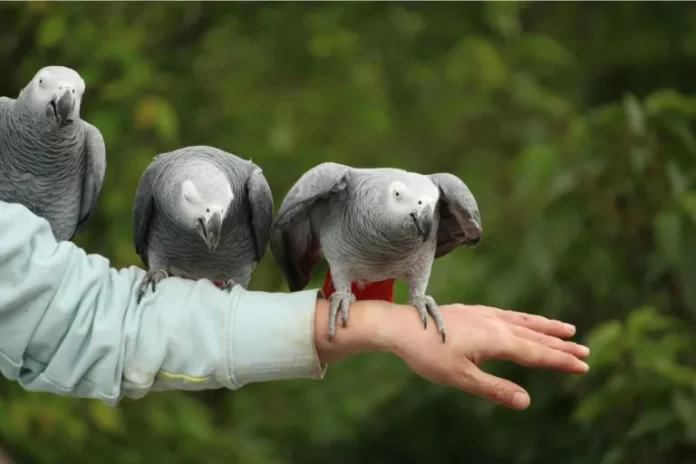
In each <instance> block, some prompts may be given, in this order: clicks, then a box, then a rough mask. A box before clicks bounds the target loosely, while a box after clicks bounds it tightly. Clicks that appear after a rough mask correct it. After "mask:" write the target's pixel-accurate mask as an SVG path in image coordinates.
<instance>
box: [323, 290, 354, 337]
mask: <svg viewBox="0 0 696 464" xmlns="http://www.w3.org/2000/svg"><path fill="white" fill-rule="evenodd" d="M355 300H356V298H355V295H353V293H351V292H334V293H332V294H331V296H330V297H329V302H330V304H329V340H333V338H334V336H335V335H336V319H338V315H339V312H340V314H341V324H342V325H343V327H345V326H346V325H348V312H349V311H350V305H351V304H353V303H354V302H355Z"/></svg>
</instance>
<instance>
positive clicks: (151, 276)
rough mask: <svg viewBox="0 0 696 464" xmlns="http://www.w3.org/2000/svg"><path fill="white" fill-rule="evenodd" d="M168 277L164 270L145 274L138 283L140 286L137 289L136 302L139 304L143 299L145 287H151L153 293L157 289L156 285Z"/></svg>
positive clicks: (154, 270)
mask: <svg viewBox="0 0 696 464" xmlns="http://www.w3.org/2000/svg"><path fill="white" fill-rule="evenodd" d="M168 277H169V273H168V272H167V271H165V270H164V269H152V270H149V271H147V272H146V273H145V277H143V280H142V281H141V282H140V286H139V287H138V299H137V302H138V303H140V300H142V299H143V296H144V295H145V293H146V292H147V287H149V286H152V291H153V292H154V291H155V290H156V289H157V284H158V283H160V281H162V280H164V279H166V278H168Z"/></svg>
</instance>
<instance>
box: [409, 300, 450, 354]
mask: <svg viewBox="0 0 696 464" xmlns="http://www.w3.org/2000/svg"><path fill="white" fill-rule="evenodd" d="M411 304H412V305H413V306H415V307H416V309H417V310H418V314H419V315H420V318H421V320H422V321H423V328H424V329H427V328H428V314H430V315H431V316H432V317H433V319H434V320H435V325H436V326H437V331H438V332H439V333H440V335H441V336H442V343H445V340H446V338H447V334H446V333H445V322H444V321H443V320H442V315H440V310H439V309H438V305H437V303H436V302H435V299H434V298H433V297H432V296H430V295H423V296H415V297H412V298H411Z"/></svg>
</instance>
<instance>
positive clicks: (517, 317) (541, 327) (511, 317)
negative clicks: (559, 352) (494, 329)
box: [491, 308, 575, 338]
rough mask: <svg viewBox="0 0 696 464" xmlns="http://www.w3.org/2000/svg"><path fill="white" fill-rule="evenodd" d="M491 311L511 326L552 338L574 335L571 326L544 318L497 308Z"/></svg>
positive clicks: (573, 327)
mask: <svg viewBox="0 0 696 464" xmlns="http://www.w3.org/2000/svg"><path fill="white" fill-rule="evenodd" d="M491 309H496V310H497V311H495V313H496V315H497V316H498V317H499V318H500V319H502V320H504V321H505V322H509V323H511V324H515V325H519V326H521V327H526V328H528V329H531V330H535V331H537V332H541V333H545V334H547V335H552V336H554V337H561V338H568V337H572V336H573V335H575V326H574V325H572V324H567V323H565V322H561V321H555V320H552V319H548V318H546V317H544V316H537V315H535V314H527V313H520V312H517V311H510V310H505V309H498V308H491Z"/></svg>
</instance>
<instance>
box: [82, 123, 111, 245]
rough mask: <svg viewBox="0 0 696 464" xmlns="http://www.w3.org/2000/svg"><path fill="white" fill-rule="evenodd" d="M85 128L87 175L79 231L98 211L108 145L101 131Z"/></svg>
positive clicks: (84, 183)
mask: <svg viewBox="0 0 696 464" xmlns="http://www.w3.org/2000/svg"><path fill="white" fill-rule="evenodd" d="M83 123H84V126H85V148H84V152H85V155H84V156H85V175H84V178H83V181H82V201H81V202H80V218H79V222H78V224H77V230H76V232H77V231H79V230H81V229H82V228H83V227H84V225H85V224H86V223H87V221H88V220H89V219H90V218H91V217H92V216H93V215H94V212H95V211H96V209H97V201H98V199H99V195H100V193H101V189H102V185H104V176H105V175H106V145H105V143H104V137H102V134H101V132H99V129H97V128H96V127H94V126H93V125H91V124H89V123H87V122H83Z"/></svg>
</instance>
